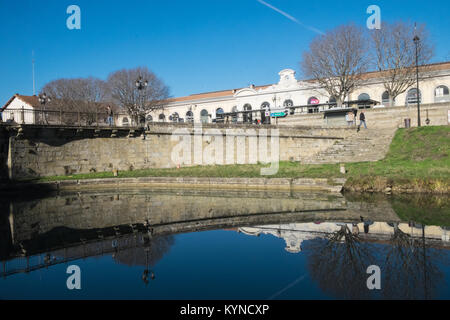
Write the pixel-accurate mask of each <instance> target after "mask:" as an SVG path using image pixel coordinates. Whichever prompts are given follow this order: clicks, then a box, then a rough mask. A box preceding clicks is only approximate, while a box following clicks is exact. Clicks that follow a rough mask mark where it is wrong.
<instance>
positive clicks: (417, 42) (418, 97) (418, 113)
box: [413, 35, 420, 127]
mask: <svg viewBox="0 0 450 320" xmlns="http://www.w3.org/2000/svg"><path fill="white" fill-rule="evenodd" d="M413 41H414V44H415V46H416V81H417V86H416V96H417V126H418V127H420V93H419V51H418V50H419V49H418V47H419V41H420V39H419V37H418V36H417V35H415V37H414V39H413Z"/></svg>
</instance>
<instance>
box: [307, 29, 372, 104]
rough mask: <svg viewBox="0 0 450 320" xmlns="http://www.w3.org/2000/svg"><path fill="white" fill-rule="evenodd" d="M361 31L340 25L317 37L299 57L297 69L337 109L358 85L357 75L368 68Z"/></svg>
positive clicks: (367, 54) (366, 52)
mask: <svg viewBox="0 0 450 320" xmlns="http://www.w3.org/2000/svg"><path fill="white" fill-rule="evenodd" d="M368 52H369V50H368V41H367V39H366V36H365V33H364V30H363V29H362V28H360V27H357V26H355V25H343V26H339V27H337V28H336V29H333V30H331V31H329V32H327V33H326V34H325V35H320V36H317V37H316V38H314V39H313V41H312V42H311V44H310V45H309V50H308V51H305V52H304V53H303V60H302V62H301V68H302V70H303V73H304V75H305V76H306V77H308V78H311V79H312V80H314V81H315V82H316V83H317V84H318V86H319V87H321V88H323V90H325V91H326V92H327V93H328V94H329V95H330V96H333V97H335V98H336V103H337V106H338V107H340V106H341V105H342V102H343V101H344V100H345V98H346V97H347V96H348V95H349V94H350V93H351V92H352V91H354V90H355V89H356V88H357V87H358V86H360V85H361V82H362V79H361V75H362V74H363V73H364V72H366V71H367V70H368V68H369V64H370V56H369V53H368Z"/></svg>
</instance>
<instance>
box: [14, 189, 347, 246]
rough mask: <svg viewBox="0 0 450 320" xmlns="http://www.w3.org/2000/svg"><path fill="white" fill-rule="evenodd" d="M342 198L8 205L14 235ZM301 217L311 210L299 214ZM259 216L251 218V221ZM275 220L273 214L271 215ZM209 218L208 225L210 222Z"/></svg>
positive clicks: (81, 199) (300, 206)
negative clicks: (12, 212)
mask: <svg viewBox="0 0 450 320" xmlns="http://www.w3.org/2000/svg"><path fill="white" fill-rule="evenodd" d="M344 207H345V203H344V199H343V197H340V196H334V197H333V196H329V195H323V196H322V195H319V194H315V195H311V194H307V195H305V196H302V197H298V198H292V197H291V198H285V197H274V198H261V195H259V196H247V197H245V196H244V197H243V196H241V197H236V196H234V195H231V196H230V197H228V196H227V195H226V193H223V192H222V193H217V194H211V193H206V194H203V195H202V194H197V195H182V194H178V195H177V194H174V193H173V194H170V193H156V192H155V193H140V194H139V193H135V194H133V193H128V194H127V193H124V192H123V191H122V192H121V194H104V193H87V194H80V195H78V194H74V195H67V196H59V197H54V198H45V199H41V200H35V201H30V202H17V203H14V205H13V208H14V209H13V210H14V224H15V233H16V234H17V237H18V238H17V239H18V240H20V238H22V239H26V238H30V237H32V234H33V233H36V232H37V233H45V232H48V231H50V230H51V229H52V228H55V227H57V226H65V227H67V228H72V229H93V228H106V227H111V226H117V225H127V224H131V223H144V222H145V221H146V220H148V221H149V223H150V225H152V226H158V225H163V226H166V225H167V226H166V227H165V228H167V232H170V231H173V232H177V230H176V229H175V230H172V229H170V228H171V227H170V224H174V223H184V224H187V226H186V227H189V226H191V227H193V228H195V227H196V225H198V227H199V228H201V227H204V225H202V220H205V219H212V220H216V222H214V223H218V224H220V223H226V219H229V218H233V217H237V219H235V221H236V223H238V222H245V219H247V216H250V217H252V216H253V217H254V219H258V217H259V215H261V214H278V213H286V214H290V213H295V212H302V211H305V210H321V211H324V212H325V213H324V217H326V216H327V215H330V214H331V213H329V214H327V213H326V211H327V210H336V209H338V210H339V209H343V208H344ZM302 216H304V217H305V218H307V217H311V216H312V213H307V212H306V213H304V214H302ZM257 221H259V222H262V221H263V220H261V219H260V220H256V221H255V222H257ZM275 221H276V220H275ZM214 223H213V222H211V224H212V225H214Z"/></svg>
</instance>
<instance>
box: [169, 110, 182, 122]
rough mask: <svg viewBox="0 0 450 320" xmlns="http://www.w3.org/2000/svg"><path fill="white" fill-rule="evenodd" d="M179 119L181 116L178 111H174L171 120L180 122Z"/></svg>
mask: <svg viewBox="0 0 450 320" xmlns="http://www.w3.org/2000/svg"><path fill="white" fill-rule="evenodd" d="M179 119H180V116H179V115H178V113H177V112H174V113H172V115H171V116H170V117H169V120H170V121H172V122H178V120H179Z"/></svg>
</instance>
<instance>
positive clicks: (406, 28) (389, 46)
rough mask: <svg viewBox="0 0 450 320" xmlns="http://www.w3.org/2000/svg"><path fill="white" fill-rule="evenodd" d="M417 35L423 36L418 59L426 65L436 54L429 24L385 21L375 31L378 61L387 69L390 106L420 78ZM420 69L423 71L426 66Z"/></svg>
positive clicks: (373, 32) (372, 33) (378, 64)
mask: <svg viewBox="0 0 450 320" xmlns="http://www.w3.org/2000/svg"><path fill="white" fill-rule="evenodd" d="M416 35H417V36H418V37H419V38H420V41H419V42H418V48H417V49H418V50H417V52H418V62H419V65H425V64H427V63H428V62H429V61H430V59H431V58H432V56H433V51H434V50H433V47H432V45H431V44H430V40H429V36H428V33H427V31H426V28H425V25H419V26H417V28H415V27H414V26H413V25H412V24H410V23H405V22H395V23H392V24H390V23H383V24H382V26H381V29H378V30H377V29H374V30H372V31H371V38H372V46H373V51H374V53H375V55H376V58H375V63H376V66H377V69H378V70H379V71H382V72H383V74H382V77H383V82H384V87H385V89H386V91H387V92H388V94H389V105H390V106H393V105H395V99H396V98H397V96H398V95H400V94H402V93H403V92H405V91H406V90H407V89H408V88H409V87H411V86H413V85H414V83H415V82H416V68H415V65H416V47H415V43H414V41H413V38H414V37H415V36H416ZM419 70H420V72H421V73H423V72H424V71H425V67H421V68H420V69H419ZM419 77H420V75H419Z"/></svg>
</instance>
